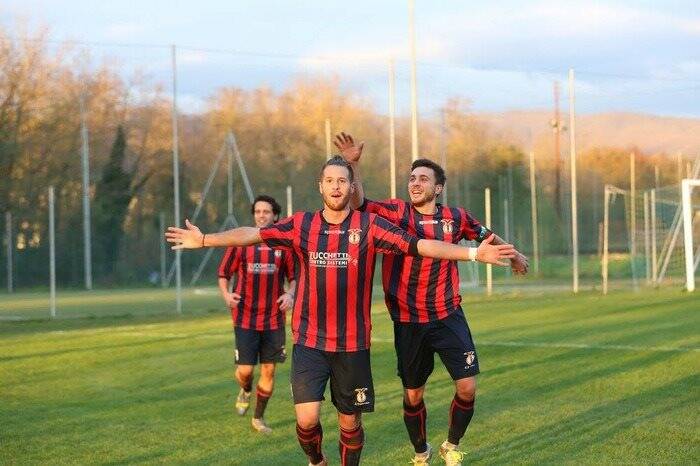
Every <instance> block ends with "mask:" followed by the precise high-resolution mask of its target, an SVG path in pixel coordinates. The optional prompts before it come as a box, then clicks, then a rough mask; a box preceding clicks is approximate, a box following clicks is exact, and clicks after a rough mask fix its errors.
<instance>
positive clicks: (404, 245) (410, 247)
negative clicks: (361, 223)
mask: <svg viewBox="0 0 700 466" xmlns="http://www.w3.org/2000/svg"><path fill="white" fill-rule="evenodd" d="M371 225H372V229H371V234H372V238H371V239H372V244H373V245H374V248H375V249H376V250H377V252H381V253H383V254H405V255H408V256H417V255H418V238H416V237H415V236H411V235H409V234H408V233H406V232H405V231H404V230H402V229H401V228H399V227H397V226H396V225H393V224H391V223H389V221H387V220H386V219H384V218H382V217H379V216H376V215H373V216H372V220H371Z"/></svg>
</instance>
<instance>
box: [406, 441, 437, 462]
mask: <svg viewBox="0 0 700 466" xmlns="http://www.w3.org/2000/svg"><path fill="white" fill-rule="evenodd" d="M431 456H433V449H432V447H431V446H430V444H428V449H427V450H425V451H424V452H423V453H416V455H415V456H414V457H413V458H412V459H411V464H415V465H418V466H424V465H428V464H430V457H431Z"/></svg>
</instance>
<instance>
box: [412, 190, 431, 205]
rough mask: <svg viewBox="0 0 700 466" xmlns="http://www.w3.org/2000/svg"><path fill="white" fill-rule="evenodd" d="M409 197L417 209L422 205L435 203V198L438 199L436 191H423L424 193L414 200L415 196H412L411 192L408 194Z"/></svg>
mask: <svg viewBox="0 0 700 466" xmlns="http://www.w3.org/2000/svg"><path fill="white" fill-rule="evenodd" d="M408 195H409V199H410V200H411V204H412V205H414V206H416V207H420V206H422V205H425V204H428V203H430V202H433V201H434V200H435V198H436V197H437V196H436V195H435V191H423V193H422V194H420V195H419V197H417V198H414V197H413V196H414V195H413V194H411V193H410V192H409V193H408Z"/></svg>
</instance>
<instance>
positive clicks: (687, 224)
mask: <svg viewBox="0 0 700 466" xmlns="http://www.w3.org/2000/svg"><path fill="white" fill-rule="evenodd" d="M696 186H700V179H697V178H695V179H693V178H687V179H685V180H683V181H681V202H682V205H683V207H682V208H683V245H684V247H685V288H686V290H688V291H689V292H692V291H695V269H697V267H698V260H695V257H694V256H696V255H697V256H698V258H700V251H698V252H697V253H696V252H695V248H694V245H693V220H694V219H693V206H692V202H691V196H690V193H691V191H692V189H693V188H694V187H696ZM699 249H700V248H699Z"/></svg>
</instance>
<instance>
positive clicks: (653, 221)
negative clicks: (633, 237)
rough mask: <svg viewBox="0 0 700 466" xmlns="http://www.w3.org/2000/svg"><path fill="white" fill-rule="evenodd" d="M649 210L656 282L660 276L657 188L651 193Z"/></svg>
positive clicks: (652, 267)
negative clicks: (657, 247)
mask: <svg viewBox="0 0 700 466" xmlns="http://www.w3.org/2000/svg"><path fill="white" fill-rule="evenodd" d="M649 197H650V199H649V203H650V204H651V205H650V206H649V208H650V209H649V210H650V211H651V212H650V213H651V280H652V283H656V280H657V278H658V276H659V265H658V257H657V253H656V189H652V190H651V193H650V196H649Z"/></svg>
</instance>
